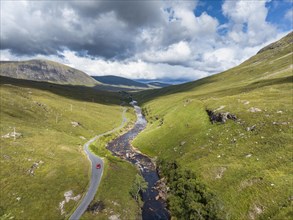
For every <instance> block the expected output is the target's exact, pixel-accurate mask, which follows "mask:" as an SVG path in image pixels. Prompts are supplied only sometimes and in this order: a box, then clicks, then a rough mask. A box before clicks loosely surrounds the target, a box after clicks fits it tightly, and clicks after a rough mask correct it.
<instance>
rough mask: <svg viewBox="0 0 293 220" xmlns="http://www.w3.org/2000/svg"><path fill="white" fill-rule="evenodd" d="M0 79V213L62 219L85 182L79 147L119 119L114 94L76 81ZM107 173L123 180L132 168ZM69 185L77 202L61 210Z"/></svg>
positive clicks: (85, 163) (86, 169) (85, 164)
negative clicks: (51, 82)
mask: <svg viewBox="0 0 293 220" xmlns="http://www.w3.org/2000/svg"><path fill="white" fill-rule="evenodd" d="M0 82H1V83H0V94H1V95H0V98H1V111H0V121H1V123H0V134H1V139H0V140H1V146H0V147H1V160H0V161H1V185H0V187H1V203H0V218H1V219H12V217H13V219H65V218H66V217H68V214H69V213H70V212H71V211H72V209H73V208H74V206H76V205H77V203H78V201H79V200H80V199H79V197H78V195H79V196H81V195H82V194H83V193H84V192H85V190H86V189H87V185H88V181H89V176H88V175H89V173H88V172H89V162H88V160H87V158H86V156H85V154H84V153H83V147H82V146H83V144H84V143H85V142H86V141H87V140H88V139H90V138H91V137H93V136H95V135H96V134H99V133H103V132H105V131H108V130H111V129H113V128H114V127H117V126H119V125H120V124H121V120H122V116H121V113H122V109H121V107H120V105H119V104H120V103H121V100H120V97H119V96H118V94H116V93H108V92H102V91H96V90H93V89H91V88H88V87H81V86H62V85H56V84H50V83H43V82H32V81H25V80H18V79H11V78H7V77H1V78H0ZM132 115H133V113H132ZM130 116H131V114H130V113H128V117H130ZM131 118H133V116H131ZM14 129H15V132H16V135H14V134H15V133H14ZM14 136H15V138H14ZM125 164H126V165H125V166H128V163H126V162H125ZM113 173H114V175H116V177H117V178H120V179H121V180H124V179H126V180H128V179H129V176H130V178H131V176H133V177H134V176H135V174H136V171H134V172H130V173H129V174H128V176H123V174H121V173H120V171H117V172H116V171H113ZM71 190H72V192H73V195H71V196H72V199H73V198H75V199H76V200H77V201H74V200H72V199H71V200H70V201H69V202H68V203H65V204H64V208H63V211H64V213H63V214H61V209H60V203H61V202H62V201H64V200H65V196H64V193H65V192H69V191H71ZM76 196H77V197H76Z"/></svg>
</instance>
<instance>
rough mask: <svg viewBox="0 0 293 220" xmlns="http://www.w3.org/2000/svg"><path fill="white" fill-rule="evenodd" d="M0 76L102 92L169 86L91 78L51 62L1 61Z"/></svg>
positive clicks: (78, 71)
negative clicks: (93, 87) (82, 87)
mask: <svg viewBox="0 0 293 220" xmlns="http://www.w3.org/2000/svg"><path fill="white" fill-rule="evenodd" d="M0 69H1V71H0V75H2V76H7V77H11V78H17V79H24V80H32V81H43V82H51V83H56V84H71V85H85V86H95V87H96V88H97V89H101V90H111V91H117V90H121V89H123V90H145V89H155V88H162V87H166V86H169V84H165V83H160V82H150V83H142V82H137V81H134V80H131V79H127V78H123V77H119V76H112V75H109V76H93V77H91V76H89V75H88V74H86V73H84V72H82V71H80V70H77V69H74V68H72V67H69V66H66V65H64V64H61V63H57V62H53V61H49V60H29V61H0Z"/></svg>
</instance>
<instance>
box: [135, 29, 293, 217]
mask: <svg viewBox="0 0 293 220" xmlns="http://www.w3.org/2000/svg"><path fill="white" fill-rule="evenodd" d="M292 51H293V34H292V32H291V33H290V34H288V35H287V36H285V37H284V38H282V39H280V40H279V41H277V42H275V43H273V44H270V45H268V46H267V47H265V48H263V49H261V50H260V51H259V52H258V53H257V54H256V55H255V56H253V57H251V58H250V59H248V60H247V61H245V62H243V63H242V64H240V65H239V66H236V67H234V68H232V69H229V70H227V71H225V72H222V73H219V74H216V75H213V76H209V77H206V78H203V79H200V80H197V81H194V82H189V83H185V84H181V85H173V86H170V87H166V88H162V89H157V90H148V91H141V92H139V93H137V94H134V98H135V99H136V100H137V101H138V103H140V105H142V109H143V114H144V115H145V116H146V118H147V121H148V123H149V124H148V126H147V128H146V129H145V130H144V132H142V133H140V135H139V136H138V137H136V139H135V140H134V142H133V143H132V144H133V146H134V147H135V148H138V149H139V150H140V151H141V152H142V153H145V154H148V155H150V156H152V157H153V158H156V160H157V161H158V164H157V165H158V167H159V170H160V174H161V175H160V176H161V177H162V178H163V179H164V180H167V187H169V193H168V194H169V197H168V198H169V199H168V203H169V204H168V205H169V206H168V207H169V209H170V211H171V215H172V216H174V217H175V218H178V219H180V218H182V216H184V219H192V218H195V219H196V218H197V217H198V219H250V220H253V219H291V218H292V195H293V188H292V123H293V118H292V115H293V102H292V94H293V89H292V88H293V62H292V58H293V54H292ZM186 201H191V203H192V204H191V205H186Z"/></svg>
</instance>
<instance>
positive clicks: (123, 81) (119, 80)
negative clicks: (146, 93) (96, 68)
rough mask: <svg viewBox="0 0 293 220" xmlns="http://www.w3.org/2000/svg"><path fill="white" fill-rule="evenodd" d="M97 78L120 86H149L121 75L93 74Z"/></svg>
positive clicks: (105, 82)
mask: <svg viewBox="0 0 293 220" xmlns="http://www.w3.org/2000/svg"><path fill="white" fill-rule="evenodd" d="M92 77H93V78H94V79H95V80H97V81H99V82H101V83H103V84H107V85H112V86H118V87H136V88H145V89H147V88H148V85H146V84H144V83H140V82H136V81H134V80H131V79H127V78H123V77H120V76H112V75H108V76H92Z"/></svg>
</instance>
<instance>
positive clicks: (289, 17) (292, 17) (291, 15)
mask: <svg viewBox="0 0 293 220" xmlns="http://www.w3.org/2000/svg"><path fill="white" fill-rule="evenodd" d="M284 17H285V18H286V19H287V20H288V21H291V23H292V21H293V11H292V9H289V10H288V11H287V12H286V14H285V15H284Z"/></svg>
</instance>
